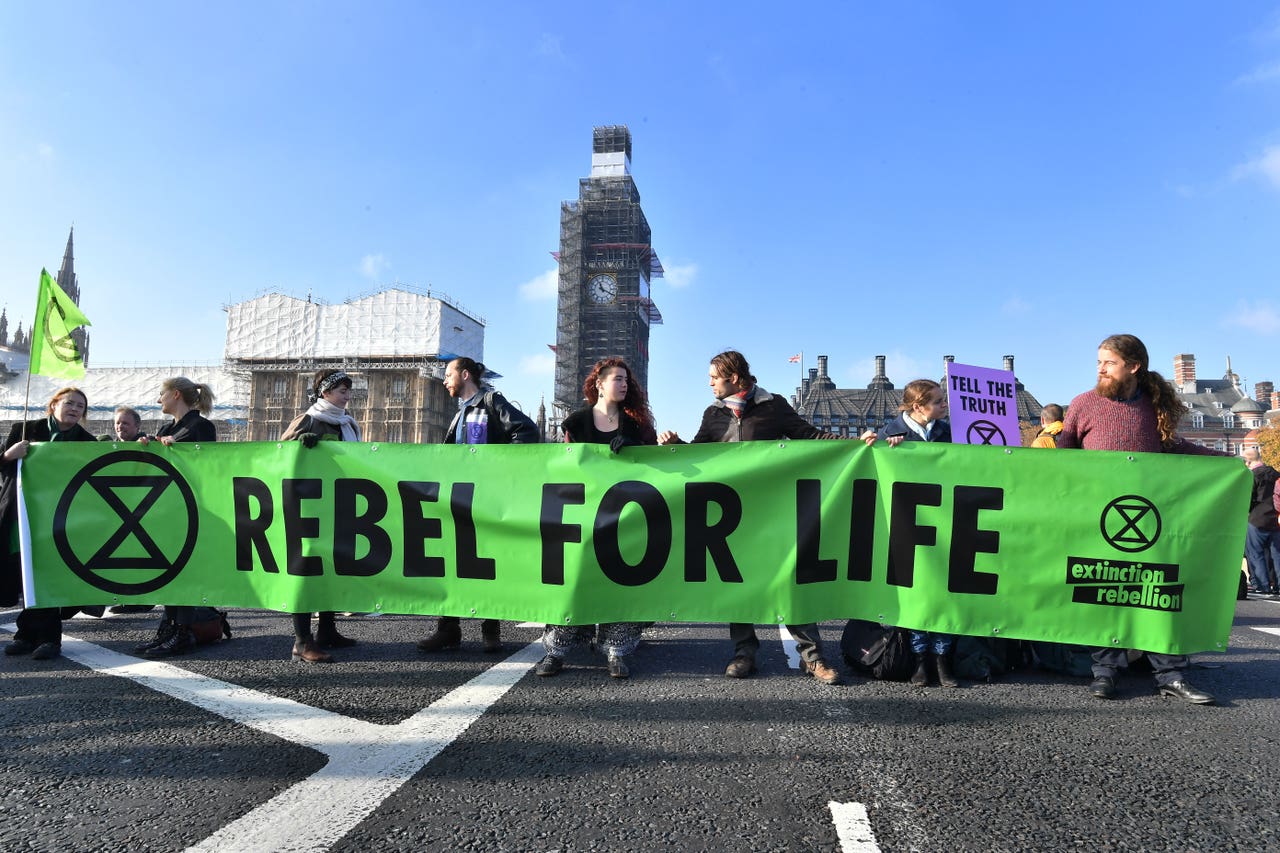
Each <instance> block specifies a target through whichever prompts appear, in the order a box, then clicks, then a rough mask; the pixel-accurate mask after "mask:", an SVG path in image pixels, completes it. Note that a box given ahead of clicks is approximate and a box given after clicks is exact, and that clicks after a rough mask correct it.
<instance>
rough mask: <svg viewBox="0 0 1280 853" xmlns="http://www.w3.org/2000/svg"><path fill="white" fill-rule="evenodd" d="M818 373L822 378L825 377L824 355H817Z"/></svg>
mask: <svg viewBox="0 0 1280 853" xmlns="http://www.w3.org/2000/svg"><path fill="white" fill-rule="evenodd" d="M818 375H819V376H821V377H822V378H823V379H826V378H827V357H826V356H825V355H820V356H818Z"/></svg>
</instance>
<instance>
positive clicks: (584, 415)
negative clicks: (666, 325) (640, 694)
mask: <svg viewBox="0 0 1280 853" xmlns="http://www.w3.org/2000/svg"><path fill="white" fill-rule="evenodd" d="M582 394H583V396H584V397H586V399H587V402H588V403H590V404H591V405H589V406H587V407H585V408H582V409H578V410H577V411H576V412H574V413H573V414H571V415H569V417H567V418H565V419H564V423H562V424H561V425H560V431H561V432H562V433H563V434H564V440H565V442H566V443H570V444H571V443H574V442H585V443H589V444H607V445H609V448H610V449H611V450H613V452H614V453H620V452H622V448H624V447H631V446H636V445H642V444H657V443H658V435H657V433H656V432H655V431H654V428H653V412H652V411H650V410H649V400H648V398H647V397H646V396H645V393H644V389H643V388H641V387H640V383H638V382H636V381H635V380H634V379H633V378H632V375H631V368H630V367H629V366H628V365H627V363H626V362H625V361H623V360H622V359H621V358H618V357H617V356H610V357H609V358H602V359H600V360H599V361H597V362H596V365H595V367H593V368H592V369H591V372H590V373H589V374H587V378H586V380H585V381H584V382H583V383H582ZM644 627H645V626H644V623H642V622H610V623H604V624H601V625H600V626H599V627H598V629H597V626H595V625H548V626H547V627H546V630H545V631H544V632H543V634H542V646H543V648H545V649H546V651H547V654H546V655H545V656H544V657H543V658H542V660H541V661H539V662H538V665H537V666H536V667H535V668H534V674H536V675H540V676H543V677H547V676H552V675H555V674H556V673H558V672H559V671H560V670H561V668H562V667H563V666H564V658H565V655H566V654H568V653H569V651H570V650H571V649H573V647H574V646H580V645H585V644H587V643H590V642H591V641H592V640H593V639H594V638H595V636H596V633H597V630H598V631H599V636H600V645H601V646H602V647H603V648H604V650H605V654H606V655H607V658H606V659H607V662H608V667H609V676H610V677H611V678H629V677H630V675H631V670H630V668H629V667H628V666H627V663H626V661H625V660H624V659H625V658H626V657H627V655H629V654H631V653H632V652H634V651H635V650H636V647H637V646H639V645H640V632H641V631H643V630H644Z"/></svg>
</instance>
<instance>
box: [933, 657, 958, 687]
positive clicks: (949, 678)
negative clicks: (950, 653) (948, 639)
mask: <svg viewBox="0 0 1280 853" xmlns="http://www.w3.org/2000/svg"><path fill="white" fill-rule="evenodd" d="M938 683H939V684H941V685H942V686H943V687H959V686H960V682H958V681H956V677H955V676H954V675H952V674H951V664H949V663H947V656H946V655H938Z"/></svg>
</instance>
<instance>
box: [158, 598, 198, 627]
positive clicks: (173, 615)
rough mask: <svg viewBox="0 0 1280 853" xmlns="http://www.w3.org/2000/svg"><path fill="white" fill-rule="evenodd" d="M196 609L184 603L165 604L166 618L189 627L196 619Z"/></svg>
mask: <svg viewBox="0 0 1280 853" xmlns="http://www.w3.org/2000/svg"><path fill="white" fill-rule="evenodd" d="M195 616H196V609H195V608H194V607H190V606H186V605H183V606H181V607H175V606H172V605H169V604H166V605H165V606H164V618H165V619H166V620H168V621H171V622H173V624H175V625H184V626H186V627H188V628H190V627H191V623H192V622H193V621H195Z"/></svg>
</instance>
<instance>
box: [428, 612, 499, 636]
mask: <svg viewBox="0 0 1280 853" xmlns="http://www.w3.org/2000/svg"><path fill="white" fill-rule="evenodd" d="M501 624H502V623H501V622H499V621H498V620H497V619H481V620H480V633H481V634H484V635H485V636H488V635H489V634H498V633H501V630H502V629H501V628H499V627H498V626H500V625H501ZM436 630H437V631H439V632H440V633H441V634H461V633H462V619H461V618H460V617H458V616H440V617H437V619H436Z"/></svg>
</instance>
